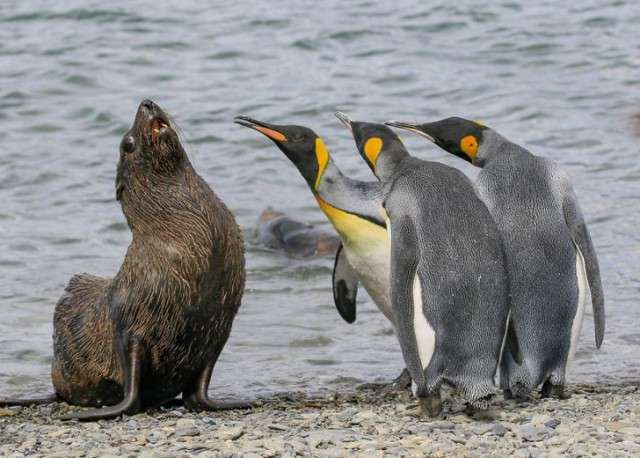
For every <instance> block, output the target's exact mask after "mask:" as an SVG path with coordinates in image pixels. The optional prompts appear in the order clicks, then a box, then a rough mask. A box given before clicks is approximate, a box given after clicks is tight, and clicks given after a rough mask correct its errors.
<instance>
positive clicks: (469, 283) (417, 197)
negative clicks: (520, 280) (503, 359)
mask: <svg viewBox="0 0 640 458" xmlns="http://www.w3.org/2000/svg"><path fill="white" fill-rule="evenodd" d="M400 167H401V169H399V170H398V172H396V173H395V174H394V178H393V180H392V182H391V183H390V184H389V185H388V186H387V189H385V191H386V192H385V197H386V201H385V208H386V209H387V212H388V213H389V212H393V215H391V213H390V218H391V220H392V221H394V220H399V219H402V217H403V216H408V217H409V218H411V219H412V220H413V221H414V222H415V224H416V227H415V229H416V235H417V238H418V244H417V245H418V246H417V247H416V250H417V251H419V264H418V269H417V275H418V277H419V278H420V281H421V283H422V285H421V287H422V295H423V307H424V309H425V315H426V317H427V319H428V320H429V322H430V325H431V326H432V327H434V331H435V334H436V336H437V337H436V345H435V350H434V352H433V357H432V359H431V362H430V364H429V368H428V369H427V372H432V373H437V374H440V375H439V376H440V377H442V379H443V380H442V381H448V382H450V383H453V384H455V385H456V386H459V387H461V388H463V390H464V391H466V392H467V393H466V395H467V396H468V397H472V398H473V397H481V396H483V395H485V394H487V393H486V392H482V391H483V390H489V389H490V385H492V378H493V376H494V374H495V370H496V367H497V362H498V361H497V360H498V357H499V353H500V347H501V345H502V339H503V335H504V334H503V333H504V330H505V323H506V318H507V313H508V284H509V280H508V276H507V271H506V265H505V257H504V250H503V246H502V240H501V237H500V233H499V231H498V228H497V226H496V224H495V222H494V221H493V219H492V217H491V214H490V213H489V211H488V209H487V207H486V206H485V205H484V203H483V202H482V201H481V200H480V198H479V196H478V195H477V193H476V190H475V187H474V186H473V184H472V183H471V181H470V180H469V179H468V178H467V177H466V175H464V174H463V173H461V172H460V171H458V170H456V169H453V168H451V167H448V166H446V165H444V164H440V163H436V162H428V161H422V160H418V159H415V158H407V159H405V160H403V163H402V164H401V165H400ZM392 224H393V223H392ZM391 230H392V231H393V230H394V228H393V227H392V229H391ZM392 281H393V280H392ZM480 385H482V387H480V388H478V387H479V386H480ZM476 389H477V392H476V393H474V392H473V391H474V390H476ZM469 390H471V392H469Z"/></svg>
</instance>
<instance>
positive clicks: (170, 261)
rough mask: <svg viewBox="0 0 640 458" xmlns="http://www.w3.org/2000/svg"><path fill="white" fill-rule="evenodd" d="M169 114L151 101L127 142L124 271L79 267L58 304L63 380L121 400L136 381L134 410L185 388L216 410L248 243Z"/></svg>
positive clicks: (64, 386)
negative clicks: (210, 393)
mask: <svg viewBox="0 0 640 458" xmlns="http://www.w3.org/2000/svg"><path fill="white" fill-rule="evenodd" d="M168 119H169V118H168V117H167V116H166V114H165V113H164V112H163V111H162V110H161V109H160V108H159V107H158V106H157V105H156V104H154V103H153V102H151V101H143V102H142V104H141V105H140V107H139V109H138V112H137V115H136V119H135V122H134V125H133V127H132V129H131V130H130V131H129V132H128V133H127V134H126V135H125V137H124V139H123V141H122V144H121V148H120V149H121V151H120V161H119V163H118V173H117V179H116V195H117V198H118V200H119V201H120V203H121V206H122V210H123V212H124V214H125V217H126V219H127V223H128V225H129V228H130V229H131V232H132V236H133V240H132V242H131V245H130V246H129V248H128V250H127V253H126V256H125V259H124V262H123V263H122V266H121V267H120V270H119V271H118V273H117V274H116V275H115V277H113V278H100V277H96V276H93V275H88V274H81V275H75V276H74V277H72V278H71V280H70V281H69V284H68V285H67V287H66V289H65V294H64V295H63V296H62V298H61V299H60V301H59V302H58V304H57V305H56V309H55V314H54V357H53V366H52V379H53V385H54V388H55V392H56V395H57V396H58V398H60V399H62V400H64V401H67V402H69V403H70V404H74V405H80V406H93V407H99V406H103V405H113V404H117V403H121V402H123V399H125V398H126V393H127V390H128V389H130V388H131V384H132V383H137V384H138V385H139V390H138V391H137V393H134V395H135V396H136V399H134V400H133V401H132V405H128V406H127V407H126V411H128V412H131V411H132V410H134V411H135V410H138V409H144V408H146V407H150V406H154V405H158V404H160V403H162V402H164V401H167V400H169V399H172V398H174V397H175V396H177V395H179V394H180V393H182V394H183V399H185V403H186V404H187V405H188V406H189V407H192V408H213V401H210V400H208V398H207V395H206V390H207V386H208V383H209V377H210V376H211V371H212V369H213V364H214V363H215V361H216V359H217V358H218V355H219V354H220V352H221V350H222V348H223V347H224V345H225V343H226V341H227V338H228V337H229V333H230V331H231V324H232V322H233V319H234V317H235V315H236V312H237V311H238V308H239V306H240V301H241V298H242V293H243V289H244V283H245V269H244V247H243V241H242V236H241V233H240V230H239V228H238V226H237V224H236V222H235V220H234V217H233V215H232V214H231V212H230V211H229V210H228V209H227V207H226V206H225V205H224V204H223V203H222V201H221V200H220V199H219V198H218V197H217V196H216V195H215V194H214V192H213V191H212V190H211V188H210V187H209V186H208V185H207V183H206V182H205V181H204V180H203V179H202V178H201V177H200V176H199V175H198V174H197V173H196V171H195V170H194V169H193V167H192V165H191V163H190V162H189V159H188V158H187V155H186V153H185V151H184V149H183V148H182V145H181V144H180V140H179V138H178V135H177V133H176V131H175V129H174V128H173V126H172V125H171V124H170V121H169V120H168ZM134 373H135V374H137V375H136V377H137V379H134V375H135V374H134ZM135 380H137V382H136V381H135ZM134 388H135V387H134ZM100 410H104V409H100ZM100 410H96V411H93V412H99V411H100ZM113 413H114V415H107V416H115V415H117V414H120V413H122V412H113ZM104 417H105V416H99V415H98V416H95V418H104ZM95 418H94V417H92V416H90V415H86V417H85V418H81V419H95Z"/></svg>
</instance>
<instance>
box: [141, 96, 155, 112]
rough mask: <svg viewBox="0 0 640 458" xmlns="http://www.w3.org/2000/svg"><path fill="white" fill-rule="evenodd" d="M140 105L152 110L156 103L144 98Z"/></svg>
mask: <svg viewBox="0 0 640 458" xmlns="http://www.w3.org/2000/svg"><path fill="white" fill-rule="evenodd" d="M140 106H143V107H145V108H146V109H147V110H149V111H151V110H153V108H154V107H155V103H153V101H151V100H149V99H144V100H143V101H142V102H141V103H140Z"/></svg>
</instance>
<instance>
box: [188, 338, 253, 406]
mask: <svg viewBox="0 0 640 458" xmlns="http://www.w3.org/2000/svg"><path fill="white" fill-rule="evenodd" d="M220 350H222V346H221V347H220ZM218 356H219V353H218V354H217V355H215V357H214V359H213V361H211V362H210V363H209V364H208V365H207V366H206V367H205V368H204V370H203V371H202V372H201V373H200V375H199V376H198V378H197V379H196V380H195V382H194V384H193V385H192V386H190V387H189V389H188V390H186V391H184V392H183V393H182V399H184V406H185V407H186V408H187V409H189V410H196V411H197V410H233V409H251V408H253V407H255V406H256V405H257V403H255V402H250V401H214V400H213V399H210V398H209V393H208V391H209V383H210V382H211V374H212V373H213V366H214V365H215V364H216V360H217V359H218Z"/></svg>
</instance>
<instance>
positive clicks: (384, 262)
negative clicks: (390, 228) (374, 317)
mask: <svg viewBox="0 0 640 458" xmlns="http://www.w3.org/2000/svg"><path fill="white" fill-rule="evenodd" d="M363 242H364V243H359V241H354V240H343V244H344V248H345V252H346V254H347V259H348V260H349V264H351V267H353V268H354V269H355V271H356V272H358V278H359V280H360V282H361V283H362V286H364V289H366V290H367V293H369V296H370V297H371V300H373V302H375V304H376V306H377V307H378V309H380V311H381V312H382V313H383V314H384V316H385V317H387V319H388V320H389V321H391V323H393V322H394V320H393V313H392V311H391V294H390V284H389V266H390V250H389V244H388V243H387V240H386V239H382V240H372V239H368V240H366V241H363Z"/></svg>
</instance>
